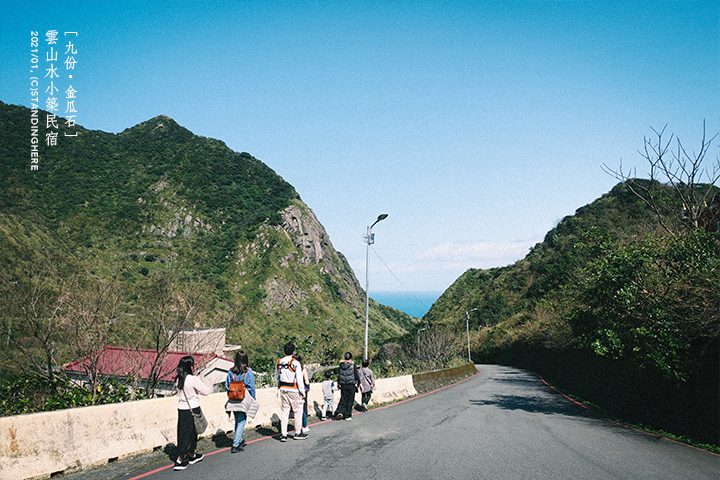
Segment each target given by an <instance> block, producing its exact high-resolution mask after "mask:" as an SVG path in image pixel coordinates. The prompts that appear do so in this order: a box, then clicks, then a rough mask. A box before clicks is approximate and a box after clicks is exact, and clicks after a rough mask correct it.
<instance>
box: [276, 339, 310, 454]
mask: <svg viewBox="0 0 720 480" xmlns="http://www.w3.org/2000/svg"><path fill="white" fill-rule="evenodd" d="M283 351H284V352H285V356H284V357H282V358H280V359H278V361H277V363H276V364H275V382H276V383H277V385H278V389H279V390H280V441H281V442H286V441H287V438H288V421H289V419H290V410H292V411H293V412H294V413H295V424H296V425H295V431H296V432H297V431H298V430H300V429H301V428H302V427H300V429H299V428H298V427H297V423H298V416H301V412H302V408H303V403H304V398H305V383H304V380H303V375H302V368H301V367H300V362H298V361H297V360H295V359H294V358H293V357H292V355H293V353H295V345H293V344H292V343H286V344H285V346H284V347H283ZM300 422H301V423H302V419H301V420H300ZM306 438H307V433H302V432H300V433H299V434H296V435H295V439H296V440H304V439H306Z"/></svg>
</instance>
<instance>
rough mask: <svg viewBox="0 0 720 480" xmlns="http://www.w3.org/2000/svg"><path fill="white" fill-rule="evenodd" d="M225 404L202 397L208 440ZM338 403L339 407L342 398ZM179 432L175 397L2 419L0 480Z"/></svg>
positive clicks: (218, 397)
mask: <svg viewBox="0 0 720 480" xmlns="http://www.w3.org/2000/svg"><path fill="white" fill-rule="evenodd" d="M469 365H470V366H471V367H472V369H474V368H475V367H474V366H472V364H469ZM453 370H454V369H453ZM466 370H467V369H466ZM464 372H465V370H463V373H462V375H465V373H464ZM431 373H436V372H431ZM453 375H456V376H457V375H458V373H457V372H455V373H453V374H451V375H450V376H448V375H445V376H443V378H444V380H445V381H446V382H447V383H445V385H447V384H448V383H452V381H449V380H450V379H451V378H454V377H453ZM436 376H437V374H436ZM463 378H464V377H463ZM458 379H460V377H458ZM421 382H422V379H421ZM376 383H377V386H376V390H375V392H374V393H373V401H374V402H375V403H387V402H392V401H394V400H399V399H402V398H406V397H410V396H413V395H416V394H417V393H418V391H417V390H416V388H415V386H414V382H413V376H410V375H407V376H403V377H395V378H384V379H379V380H377V382H376ZM226 400H227V396H226V394H225V393H224V392H223V393H214V394H211V395H208V396H206V397H201V399H200V405H201V407H202V409H203V412H204V413H205V415H206V416H207V417H208V421H209V427H208V429H207V431H206V432H205V436H212V435H213V434H215V433H217V432H218V431H222V432H226V431H230V430H233V428H234V422H233V421H232V420H231V418H230V417H228V415H227V414H226V413H225V407H224V406H225V402H226ZM257 400H258V402H259V403H260V410H259V411H258V414H257V415H256V416H255V418H253V419H248V422H247V425H246V428H248V429H252V428H255V427H256V426H258V425H269V424H270V423H272V419H273V417H274V416H277V417H279V414H280V394H279V392H278V390H277V389H276V388H262V389H258V390H257ZM335 400H336V405H337V401H338V400H339V392H338V393H336V399H335ZM357 400H358V401H359V400H360V394H357ZM309 401H310V402H309V405H310V410H311V413H312V411H313V410H315V407H316V406H317V408H318V409H319V408H321V407H322V404H323V397H322V389H321V387H320V384H319V383H318V384H315V383H314V384H312V385H311V388H310V395H309ZM176 428H177V397H169V398H156V399H150V400H139V401H135V402H127V403H117V404H110V405H99V406H95V407H82V408H73V409H69V410H58V411H54V412H42V413H33V414H29V415H16V416H12V417H0V439H1V441H2V443H1V444H0V480H21V479H30V478H49V477H50V475H51V474H53V473H55V472H63V471H65V472H69V471H75V470H80V469H84V468H89V467H92V466H96V465H101V464H105V463H107V462H108V461H109V460H111V459H116V458H123V457H127V456H131V455H136V454H140V453H145V452H149V451H152V450H153V449H155V448H162V447H164V446H165V445H167V444H169V443H175V442H176V436H177V434H176Z"/></svg>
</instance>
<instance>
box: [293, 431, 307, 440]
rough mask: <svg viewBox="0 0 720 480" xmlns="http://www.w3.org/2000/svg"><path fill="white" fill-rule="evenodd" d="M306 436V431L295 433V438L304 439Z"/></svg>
mask: <svg viewBox="0 0 720 480" xmlns="http://www.w3.org/2000/svg"><path fill="white" fill-rule="evenodd" d="M307 437H308V434H307V433H302V432H301V433H299V434H298V435H295V440H305V439H306V438H307Z"/></svg>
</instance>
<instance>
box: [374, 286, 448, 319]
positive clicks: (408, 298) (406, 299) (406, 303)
mask: <svg viewBox="0 0 720 480" xmlns="http://www.w3.org/2000/svg"><path fill="white" fill-rule="evenodd" d="M442 294H443V292H441V291H416V292H404V291H378V292H370V298H372V299H373V300H375V301H376V302H378V303H381V304H383V305H387V306H388V307H393V308H395V309H397V310H400V311H401V312H405V313H407V314H408V315H410V316H412V317H417V318H422V316H423V315H425V314H426V313H427V312H428V310H430V307H432V305H433V304H434V303H435V301H437V299H438V298H440V295H442Z"/></svg>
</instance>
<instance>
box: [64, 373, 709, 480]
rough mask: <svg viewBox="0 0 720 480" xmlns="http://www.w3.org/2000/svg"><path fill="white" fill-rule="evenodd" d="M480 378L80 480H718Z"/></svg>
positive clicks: (618, 429) (545, 398) (700, 463)
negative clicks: (175, 466) (283, 435)
mask: <svg viewBox="0 0 720 480" xmlns="http://www.w3.org/2000/svg"><path fill="white" fill-rule="evenodd" d="M479 368H481V369H482V373H480V374H479V375H476V376H474V377H472V378H470V379H468V380H466V381H464V382H461V383H459V384H456V385H453V386H450V387H446V388H444V389H441V390H438V391H435V392H432V393H430V394H427V395H424V396H420V397H415V398H413V399H410V400H406V401H404V402H400V403H396V404H392V405H388V406H385V407H380V408H377V409H373V410H370V411H369V412H365V413H360V414H356V415H354V417H353V418H354V420H353V421H351V422H348V421H326V422H323V423H319V424H315V425H311V431H310V436H309V438H308V439H306V440H292V439H291V440H288V442H286V443H281V442H280V441H278V440H277V438H273V437H260V438H257V439H255V440H250V441H249V443H248V445H247V446H246V447H245V450H244V451H243V452H240V453H236V454H231V453H230V451H229V448H227V447H225V448H217V447H215V448H211V449H209V450H206V451H205V452H204V453H205V454H206V456H205V458H204V460H203V461H202V462H200V463H197V464H195V465H190V466H189V467H188V468H187V469H186V470H184V471H181V472H174V471H173V470H172V465H171V463H170V461H169V459H168V461H167V462H165V463H162V464H159V465H155V466H151V467H145V468H143V469H140V470H135V471H127V470H128V469H127V468H125V471H124V472H123V473H122V475H121V476H118V474H117V471H118V470H117V468H118V467H120V468H122V466H120V465H118V466H115V467H114V468H115V470H112V471H114V472H116V473H115V474H113V475H111V470H110V469H109V467H103V468H101V469H97V470H95V471H94V472H85V473H81V474H78V477H77V480H84V479H90V478H98V479H100V478H103V479H108V478H125V479H139V478H146V479H150V480H164V479H170V478H173V479H176V480H177V479H182V478H188V479H190V478H192V479H199V480H204V479H208V480H210V479H212V480H217V479H223V480H230V479H290V478H301V479H308V480H313V479H349V478H353V479H360V480H362V479H392V480H403V479H408V480H410V479H412V480H421V479H432V480H436V479H463V480H466V479H489V480H490V479H491V480H519V479H528V480H530V479H532V480H544V479H553V480H557V479H587V480H591V479H598V480H607V479H628V480H639V479H653V480H663V479H667V480H694V479H698V480H699V479H708V480H709V479H713V480H718V479H720V456H718V455H714V454H711V453H708V452H705V451H702V450H698V449H695V448H692V447H688V446H685V445H682V444H678V443H675V442H672V441H669V440H666V439H662V438H658V437H655V436H652V435H648V434H645V433H641V432H638V431H635V430H633V429H629V428H625V427H622V426H619V425H616V424H614V423H612V422H609V421H607V420H605V419H603V418H601V417H599V416H597V415H596V414H594V413H593V412H591V411H589V410H587V409H585V408H583V407H581V406H579V405H576V404H574V403H573V402H571V401H570V400H568V399H566V398H565V397H563V396H561V395H559V394H558V393H556V392H555V391H553V390H552V389H550V388H549V387H547V386H546V385H545V384H544V383H543V382H542V381H541V380H540V379H539V378H538V377H537V376H535V375H533V374H530V373H526V372H524V371H521V370H516V369H512V368H508V367H501V366H495V365H480V366H479ZM165 457H166V458H167V455H165ZM80 475H82V477H80ZM103 475H104V476H103ZM73 477H75V476H70V477H69V478H73Z"/></svg>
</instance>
